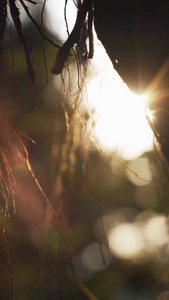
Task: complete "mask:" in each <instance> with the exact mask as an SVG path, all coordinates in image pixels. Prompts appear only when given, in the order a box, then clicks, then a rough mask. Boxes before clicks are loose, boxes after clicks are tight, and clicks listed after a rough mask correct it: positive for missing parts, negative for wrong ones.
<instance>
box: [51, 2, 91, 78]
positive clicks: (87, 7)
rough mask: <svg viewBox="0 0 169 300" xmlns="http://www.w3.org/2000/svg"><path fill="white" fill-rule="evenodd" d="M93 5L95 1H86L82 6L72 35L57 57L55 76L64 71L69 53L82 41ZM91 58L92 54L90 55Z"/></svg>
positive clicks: (53, 69) (54, 69) (53, 70)
mask: <svg viewBox="0 0 169 300" xmlns="http://www.w3.org/2000/svg"><path fill="white" fill-rule="evenodd" d="M92 5H93V0H84V2H83V3H82V5H81V6H80V8H79V11H78V14H77V19H76V23H75V25H74V28H73V30H72V32H71V33H70V35H69V37H68V39H67V40H66V42H65V43H64V45H63V46H62V48H60V50H59V52H58V54H57V56H56V61H55V64H54V66H53V68H52V73H53V74H60V73H61V72H62V70H63V67H64V64H65V61H66V59H67V57H68V55H69V52H70V50H71V48H72V47H73V45H74V44H78V43H79V40H80V35H81V30H82V29H83V25H84V23H85V19H86V15H87V13H89V12H91V7H92ZM90 56H91V53H90Z"/></svg>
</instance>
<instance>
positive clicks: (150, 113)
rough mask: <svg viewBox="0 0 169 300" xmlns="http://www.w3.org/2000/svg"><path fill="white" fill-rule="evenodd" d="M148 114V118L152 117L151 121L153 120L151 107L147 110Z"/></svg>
mask: <svg viewBox="0 0 169 300" xmlns="http://www.w3.org/2000/svg"><path fill="white" fill-rule="evenodd" d="M146 116H147V118H148V119H150V121H151V122H153V113H152V111H151V110H150V109H149V108H148V109H147V111H146Z"/></svg>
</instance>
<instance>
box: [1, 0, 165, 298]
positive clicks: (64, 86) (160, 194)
mask: <svg viewBox="0 0 169 300" xmlns="http://www.w3.org/2000/svg"><path fill="white" fill-rule="evenodd" d="M54 2H55V4H54ZM122 2H123V1H121V2H118V3H119V4H117V3H115V1H114V2H113V5H114V7H113V8H112V6H111V4H110V1H107V2H106V1H105V4H104V6H103V3H102V4H100V2H97V1H96V15H95V25H96V32H97V33H98V37H99V39H101V42H102V43H103V44H104V45H105V47H106V46H107V44H106V40H104V37H105V39H106V38H107V40H109V44H110V46H112V49H114V51H115V52H114V53H113V54H110V52H109V46H107V48H106V49H107V51H108V53H109V56H110V58H111V60H112V61H113V62H115V60H117V61H118V63H117V61H116V62H115V68H114V67H113V65H112V63H111V60H110V59H109V57H108V55H107V54H106V52H105V49H104V48H103V45H102V43H101V42H100V41H99V40H98V38H97V36H96V35H95V40H94V41H95V44H94V45H95V54H94V58H93V60H91V61H90V62H89V65H88V68H89V71H88V74H87V77H86V78H85V88H84V89H82V90H81V98H80V102H79V103H80V104H79V107H80V108H79V110H78V113H77V112H76V113H74V103H75V101H76V99H77V97H76V96H77V93H79V89H78V69H77V65H76V62H75V61H74V60H72V61H71V58H70V66H69V72H67V71H66V72H65V73H63V79H62V78H61V77H60V75H51V72H50V70H51V68H52V66H53V63H54V61H55V57H56V53H57V51H58V50H57V49H56V48H55V47H53V46H52V45H50V44H49V43H48V42H47V41H45V40H44V39H42V37H41V36H40V35H39V34H38V31H37V30H36V28H35V27H34V26H33V24H32V22H31V21H28V18H26V16H25V13H24V12H22V14H21V15H22V22H23V23H22V24H23V29H24V33H25V35H26V37H27V38H28V40H29V41H30V42H31V45H32V47H33V53H32V60H33V67H34V70H35V73H36V80H35V84H34V85H33V86H32V85H31V84H30V82H29V78H28V74H27V72H26V68H27V67H26V62H25V56H24V52H23V48H22V45H21V43H20V41H19V40H18V37H17V34H16V32H15V28H14V27H13V26H11V22H10V19H9V21H8V26H7V30H6V35H5V37H4V42H3V49H2V50H3V52H2V55H3V60H2V79H1V99H3V101H4V103H6V102H7V103H9V111H8V113H9V115H12V116H14V120H15V121H13V123H12V125H13V126H14V127H16V128H19V131H21V132H22V134H21V136H22V140H23V142H24V144H25V146H26V147H27V150H28V153H29V160H30V164H31V166H32V169H33V172H34V173H33V172H30V171H29V169H28V168H27V167H26V166H25V163H24V162H23V160H19V159H18V158H16V157H15V156H14V155H13V156H10V157H8V159H9V160H10V165H11V168H12V170H13V174H14V176H15V178H16V188H15V194H16V200H15V201H16V214H15V215H14V214H13V207H12V199H11V202H10V201H9V210H10V212H11V216H10V218H8V217H6V218H5V219H3V218H1V227H2V228H5V230H6V237H7V240H8V244H9V252H10V259H11V268H12V275H13V279H14V293H15V298H16V299H17V300H20V299H21V300H30V299H31V300H32V299H43V300H47V299H48V300H49V299H51V300H52V299H56V300H61V299H63V300H68V299H82V300H83V299H92V300H94V299H99V300H102V299H103V300H105V299H106V300H112V299H113V300H124V299H126V300H135V299H137V300H156V299H157V300H166V299H169V271H168V270H169V232H168V213H169V202H168V198H169V186H168V180H167V178H166V174H165V171H166V169H167V162H166V161H165V160H164V163H165V170H164V167H163V164H162V163H161V160H160V159H159V156H158V154H157V153H156V151H154V150H153V133H152V131H151V129H150V128H149V125H148V122H147V120H146V111H147V104H148V103H149V101H150V100H151V99H149V94H147V93H146V87H147V85H148V83H149V82H151V80H152V79H153V77H154V76H155V75H156V72H158V70H159V69H160V68H161V66H162V62H161V61H162V60H163V61H165V59H166V54H165V55H164V56H165V57H164V56H161V61H160V62H159V61H158V64H156V65H155V62H154V60H153V57H155V58H156V61H157V57H159V56H158V53H156V52H155V51H154V49H156V48H154V46H153V50H152V48H151V49H150V48H149V47H148V46H147V44H146V42H145V41H144V40H141V38H140V37H142V38H143V37H144V38H145V35H144V34H143V33H145V34H146V33H147V32H148V31H149V30H150V26H149V23H147V25H145V24H146V23H144V22H143V21H144V20H143V19H142V14H143V10H144V8H145V7H147V6H146V4H145V3H144V1H142V4H141V2H139V3H140V6H139V4H138V7H139V9H138V7H137V8H136V4H135V5H134V2H132V1H128V2H130V3H127V2H126V1H125V3H127V4H125V7H123V6H124V3H122ZM122 4H123V5H122ZM55 5H56V6H55ZM99 5H100V6H99ZM133 5H134V6H133ZM28 6H29V7H30V12H31V13H32V15H33V16H34V18H35V19H36V20H38V21H39V22H40V16H41V15H40V14H41V9H42V4H37V5H34V4H31V3H28ZM153 7H154V5H152V10H150V8H149V9H148V8H147V13H146V14H145V15H146V17H145V18H146V20H149V21H150V19H151V18H149V14H151V13H153V14H152V18H153V20H155V19H156V20H157V23H156V22H155V21H154V24H156V26H157V27H158V26H159V25H158V24H160V26H159V27H158V28H161V29H159V30H162V29H163V30H164V32H165V34H164V35H165V36H167V33H166V30H168V29H167V28H168V27H167V26H168V21H167V19H166V18H164V14H165V9H164V6H163V5H162V4H161V5H160V8H161V10H159V12H158V9H159V7H158V9H157V10H155V12H154V11H153ZM162 8H163V9H162ZM20 9H21V7H20ZM21 11H22V10H21ZM108 11H109V13H108ZM110 12H111V13H110ZM131 12H132V13H131ZM136 12H137V13H138V18H137V20H138V19H139V20H141V24H143V23H144V25H145V26H146V29H145V30H144V31H143V28H142V26H141V25H139V30H138V31H137V32H136V35H135V37H137V40H139V45H140V46H139V48H137V50H139V54H140V56H139V57H142V58H144V59H145V64H146V65H147V67H144V64H142V63H141V66H142V67H143V68H142V69H140V68H138V69H137V71H138V70H139V71H140V72H141V74H142V77H141V78H142V89H141V90H139V89H138V81H137V80H136V76H135V72H136V69H135V68H136V64H135V62H136V61H135V60H134V61H133V60H131V61H130V60H128V57H127V56H130V57H133V58H134V57H135V56H134V55H132V53H133V52H132V51H134V53H136V52H137V51H136V50H135V48H133V46H132V45H133V44H132V43H133V41H134V43H135V42H136V39H135V38H133V40H131V41H130V39H128V38H126V34H129V31H127V29H126V28H127V27H126V23H123V22H124V21H125V19H126V18H128V19H130V21H131V20H133V14H135V17H136ZM141 12H142V14H141ZM157 12H158V15H157V16H156V14H157ZM76 13H77V10H76V6H75V5H74V1H70V0H69V1H68V6H67V20H68V24H69V28H70V31H71V28H72V27H73V24H74V21H75V18H76ZM161 14H162V15H161ZM55 21H56V23H55ZM112 21H113V24H112ZM44 22H45V24H44V26H45V29H46V30H47V31H48V32H50V34H52V35H53V36H54V37H55V39H57V40H59V41H61V42H60V44H61V43H62V42H63V41H64V40H66V38H67V34H66V27H65V21H64V1H63V0H62V1H59V0H58V1H57V3H56V1H52V0H49V1H48V2H46V7H45V10H44ZM102 22H105V23H102ZM106 22H108V23H106ZM161 22H162V23H161ZM164 22H166V24H167V25H166V26H165V25H163V23H164ZM118 24H121V25H120V29H119V28H118ZM134 24H135V23H134ZM137 24H138V23H137ZM139 24H140V23H139ZM152 24H153V23H152V22H151V25H152ZM122 25H123V26H122ZM152 26H153V25H152ZM154 26H155V25H154ZM101 28H102V29H103V30H104V33H103V36H102V35H101V34H102V33H101ZM132 28H133V27H132ZM137 28H138V27H136V29H137ZM124 29H126V31H127V33H126V32H125V30H124ZM141 29H142V31H141V33H140V30H141ZM153 30H154V31H153V32H151V36H152V41H153V42H154V40H155V39H157V40H156V45H159V44H161V40H160V38H161V34H160V33H159V36H158V35H154V32H156V29H153ZM110 31H111V32H114V33H113V34H112V36H111V33H110ZM160 32H161V31H160ZM110 36H111V38H110ZM101 37H102V38H101ZM167 37H168V36H167ZM118 40H119V43H118ZM122 41H123V42H125V43H127V44H130V47H131V49H130V47H129V48H128V46H126V45H123V42H122ZM148 41H150V40H149V37H147V43H148ZM153 42H152V43H153ZM164 44H165V47H167V46H166V43H164ZM143 48H144V51H143ZM44 49H45V50H44ZM158 49H159V48H158ZM160 49H164V48H163V45H162V47H160ZM145 53H146V54H145ZM161 53H162V52H161ZM165 53H166V52H165ZM111 55H113V56H111ZM120 55H121V56H120ZM125 55H126V56H125ZM146 55H147V56H146ZM146 57H147V60H146ZM152 61H153V64H154V69H153V70H154V71H153V70H152V68H149V67H148V66H149V65H151V63H152ZM139 66H140V65H139ZM133 68H134V69H133ZM150 69H151V72H148V71H149V70H150ZM124 70H125V71H124ZM117 71H118V73H117ZM123 71H124V72H123ZM166 73H167V72H166ZM119 74H120V75H119ZM148 74H150V75H148ZM165 75H166V74H165ZM120 76H121V77H122V78H121V77H120ZM148 76H149V77H148ZM166 76H167V75H166ZM147 78H148V79H147ZM124 81H125V82H124ZM126 83H127V85H126ZM136 92H137V93H136ZM135 93H136V94H135ZM86 95H87V96H86ZM78 99H79V98H78ZM3 101H2V103H3ZM78 101H79V100H78ZM150 117H152V116H150ZM68 129H69V130H68ZM28 137H30V139H29V138H28ZM33 141H34V142H33ZM37 180H38V182H39V184H40V185H41V187H42V189H43V192H44V193H45V194H46V195H47V197H48V199H49V201H50V203H51V205H52V209H54V210H55V211H56V212H57V215H56V214H55V213H53V211H51V206H50V205H49V202H48V199H46V198H45V195H44V193H43V192H42V191H41V189H40V188H39V184H38V183H37ZM2 209H3V201H1V210H2ZM0 239H1V241H0V257H1V259H0V270H1V271H0V298H1V299H5V300H7V299H11V291H10V272H9V268H8V264H7V258H6V256H7V249H8V248H7V246H6V243H5V240H4V238H3V235H1V237H0Z"/></svg>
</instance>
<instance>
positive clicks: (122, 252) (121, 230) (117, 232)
mask: <svg viewBox="0 0 169 300" xmlns="http://www.w3.org/2000/svg"><path fill="white" fill-rule="evenodd" d="M108 240H109V247H110V250H111V252H112V253H113V254H114V255H116V256H117V257H119V258H122V259H134V258H136V257H138V256H139V255H140V254H141V253H142V251H143V247H144V241H143V237H142V235H141V231H140V229H139V228H138V227H136V226H135V225H134V224H129V223H123V224H120V225H117V226H116V227H114V228H113V229H112V230H111V231H110V232H109V234H108Z"/></svg>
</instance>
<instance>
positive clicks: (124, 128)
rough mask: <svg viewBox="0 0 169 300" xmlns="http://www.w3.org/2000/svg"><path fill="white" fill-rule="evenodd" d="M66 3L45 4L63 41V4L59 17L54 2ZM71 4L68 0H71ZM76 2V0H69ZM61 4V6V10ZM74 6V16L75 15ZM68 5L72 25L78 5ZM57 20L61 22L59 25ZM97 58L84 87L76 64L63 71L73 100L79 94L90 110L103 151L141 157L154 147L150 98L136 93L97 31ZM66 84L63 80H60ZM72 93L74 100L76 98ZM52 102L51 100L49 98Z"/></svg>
mask: <svg viewBox="0 0 169 300" xmlns="http://www.w3.org/2000/svg"><path fill="white" fill-rule="evenodd" d="M58 1H59V3H60V2H64V1H62V0H57V1H56V0H49V1H47V3H46V16H47V15H49V13H50V19H49V18H47V19H46V25H47V26H49V27H50V26H51V25H50V24H52V30H54V29H55V30H56V29H57V28H59V34H60V38H61V40H64V39H65V38H66V37H67V32H66V26H65V20H64V15H63V12H64V5H63V3H62V6H59V4H58V5H57V9H56V10H57V11H58V8H59V11H60V12H59V11H58V14H59V15H60V18H61V19H62V20H60V19H59V18H57V17H56V15H55V17H53V16H52V11H53V7H54V6H53V4H54V3H53V2H57V3H58ZM68 3H69V1H68ZM70 3H73V1H70ZM60 7H61V9H60ZM72 9H73V17H72V18H71V16H72ZM72 9H71V7H67V19H68V21H69V24H70V29H71V28H72V24H74V20H75V16H76V8H75V6H74V7H73V8H72ZM56 19H57V22H59V24H56ZM93 32H94V57H93V59H92V60H90V61H88V67H87V72H86V73H85V77H84V76H82V77H84V78H83V80H82V81H83V83H84V88H82V89H81V91H79V89H78V80H77V78H78V76H79V72H78V70H77V64H76V62H75V64H74V66H72V65H73V64H72V65H70V66H69V67H70V70H69V71H70V73H71V75H70V73H69V74H67V77H69V76H70V77H71V79H70V77H69V78H66V74H64V81H65V82H66V83H67V84H68V86H70V85H69V84H70V82H71V102H72V103H73V102H75V101H76V100H77V94H78V93H80V97H81V100H80V103H81V104H80V107H79V110H80V112H82V113H83V112H84V111H85V110H86V111H89V110H91V112H92V116H91V114H90V116H91V120H88V128H89V130H90V129H91V128H92V130H93V127H92V126H91V123H92V124H95V127H94V136H95V138H96V141H97V142H98V144H99V146H100V147H101V149H102V150H103V151H104V152H113V151H117V152H118V153H119V154H120V155H121V156H122V157H123V158H124V159H127V160H130V159H135V158H137V157H139V156H141V155H142V154H143V153H144V152H145V151H151V150H152V148H153V133H152V131H151V129H150V127H149V125H148V122H147V119H146V116H145V106H146V102H147V99H146V98H147V97H146V96H145V95H135V94H133V93H132V92H131V91H130V90H129V88H128V87H127V85H126V84H125V83H124V82H123V80H122V78H121V77H120V76H119V74H118V73H117V72H116V70H115V69H114V67H113V65H112V62H111V60H110V59H109V57H108V55H107V53H106V51H105V49H104V47H103V45H102V43H101V42H100V41H99V40H98V38H97V35H96V33H95V31H94V28H93ZM54 80H55V84H56V87H57V88H59V80H58V77H55V79H54ZM60 82H61V83H62V84H63V82H62V81H61V80H60ZM73 95H75V96H74V99H73ZM49 101H50V100H49Z"/></svg>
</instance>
